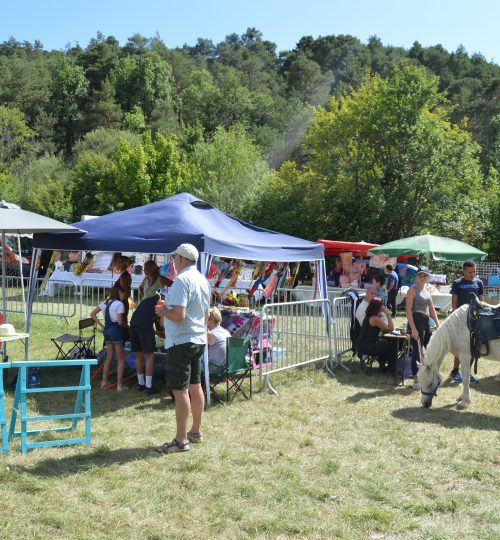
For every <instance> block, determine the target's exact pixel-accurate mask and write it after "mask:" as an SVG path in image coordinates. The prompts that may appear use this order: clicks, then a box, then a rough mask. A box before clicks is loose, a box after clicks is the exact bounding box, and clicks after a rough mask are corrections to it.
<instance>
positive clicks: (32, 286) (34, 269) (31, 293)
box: [24, 248, 42, 360]
mask: <svg viewBox="0 0 500 540" xmlns="http://www.w3.org/2000/svg"><path fill="white" fill-rule="evenodd" d="M41 253H42V250H41V249H39V248H36V249H34V250H33V255H32V258H31V269H30V280H29V283H28V309H27V312H26V330H25V332H26V333H27V334H29V333H30V328H31V315H32V311H33V301H34V298H35V291H36V279H37V277H38V268H39V264H38V261H39V258H40V256H41ZM28 354H29V337H27V338H26V341H25V342H24V359H25V360H28Z"/></svg>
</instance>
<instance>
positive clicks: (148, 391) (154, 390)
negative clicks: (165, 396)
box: [146, 386, 160, 396]
mask: <svg viewBox="0 0 500 540" xmlns="http://www.w3.org/2000/svg"><path fill="white" fill-rule="evenodd" d="M159 393H160V389H159V388H155V387H154V386H152V387H151V388H147V387H146V394H147V395H148V396H154V395H155V394H159Z"/></svg>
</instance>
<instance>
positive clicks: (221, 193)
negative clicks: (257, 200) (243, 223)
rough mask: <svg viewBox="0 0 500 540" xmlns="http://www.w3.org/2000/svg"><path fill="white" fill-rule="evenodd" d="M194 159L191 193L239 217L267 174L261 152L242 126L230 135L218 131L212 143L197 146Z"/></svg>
mask: <svg viewBox="0 0 500 540" xmlns="http://www.w3.org/2000/svg"><path fill="white" fill-rule="evenodd" d="M191 159H192V163H193V165H194V175H193V177H192V179H191V184H190V186H189V188H190V190H191V191H192V192H193V193H195V194H196V195H198V196H199V197H201V198H203V199H205V200H206V201H208V202H210V203H211V204H213V205H214V206H217V207H218V208H220V209H221V210H224V211H225V212H228V213H229V214H234V215H236V216H239V215H242V213H243V212H244V210H245V205H246V202H247V200H248V199H249V198H250V197H251V196H252V195H253V191H254V190H255V189H256V187H257V186H258V184H259V183H260V182H261V181H262V179H263V177H264V175H265V174H266V172H267V164H266V162H265V161H264V159H263V158H262V156H261V153H260V151H259V149H258V148H257V147H256V146H255V145H254V144H253V142H252V141H251V139H250V138H249V136H248V135H247V134H246V132H245V131H244V130H243V129H242V128H241V127H240V126H234V127H232V128H231V129H229V130H227V131H226V130H225V129H224V128H222V127H219V128H218V129H217V130H216V132H215V133H214V135H213V137H212V138H211V139H210V140H208V141H204V142H199V143H197V144H196V145H195V146H194V150H193V153H192V157H191Z"/></svg>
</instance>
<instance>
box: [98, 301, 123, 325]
mask: <svg viewBox="0 0 500 540" xmlns="http://www.w3.org/2000/svg"><path fill="white" fill-rule="evenodd" d="M99 308H100V309H101V311H102V312H103V314H105V313H106V302H102V303H101V304H99ZM119 313H125V306H124V305H123V302H122V301H121V300H112V301H111V303H110V304H109V318H110V319H111V322H118V314H119Z"/></svg>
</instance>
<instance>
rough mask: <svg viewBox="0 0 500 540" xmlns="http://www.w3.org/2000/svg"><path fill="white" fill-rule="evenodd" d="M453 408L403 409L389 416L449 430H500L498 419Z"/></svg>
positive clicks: (448, 406) (447, 406)
mask: <svg viewBox="0 0 500 540" xmlns="http://www.w3.org/2000/svg"><path fill="white" fill-rule="evenodd" d="M454 407H455V404H449V405H446V406H444V407H439V408H431V409H425V408H424V407H405V408H404V409H397V410H395V411H393V412H392V413H391V414H392V416H394V418H398V419H400V420H405V421H406V422H417V423H422V424H439V425H441V426H443V427H446V428H450V429H455V428H466V427H469V428H472V429H478V430H485V431H498V430H500V417H498V416H491V415H489V414H481V413H476V412H469V411H458V410H456V409H455V408H454Z"/></svg>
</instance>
